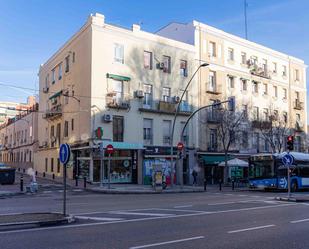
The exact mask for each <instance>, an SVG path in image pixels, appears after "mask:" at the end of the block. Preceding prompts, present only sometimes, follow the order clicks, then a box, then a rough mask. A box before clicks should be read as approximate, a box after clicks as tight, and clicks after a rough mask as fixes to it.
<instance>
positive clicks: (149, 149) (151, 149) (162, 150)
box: [145, 146, 177, 155]
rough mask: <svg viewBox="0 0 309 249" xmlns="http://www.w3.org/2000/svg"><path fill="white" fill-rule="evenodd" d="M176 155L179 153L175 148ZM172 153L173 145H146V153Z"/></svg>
mask: <svg viewBox="0 0 309 249" xmlns="http://www.w3.org/2000/svg"><path fill="white" fill-rule="evenodd" d="M173 152H174V155H177V150H176V149H174V151H173ZM170 154H171V147H163V146H157V147H146V149H145V155H170Z"/></svg>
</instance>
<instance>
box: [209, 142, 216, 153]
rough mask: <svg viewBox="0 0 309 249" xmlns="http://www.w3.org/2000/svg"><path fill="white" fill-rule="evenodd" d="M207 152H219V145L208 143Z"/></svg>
mask: <svg viewBox="0 0 309 249" xmlns="http://www.w3.org/2000/svg"><path fill="white" fill-rule="evenodd" d="M207 151H208V152H217V151H218V144H217V143H213V142H208V143H207Z"/></svg>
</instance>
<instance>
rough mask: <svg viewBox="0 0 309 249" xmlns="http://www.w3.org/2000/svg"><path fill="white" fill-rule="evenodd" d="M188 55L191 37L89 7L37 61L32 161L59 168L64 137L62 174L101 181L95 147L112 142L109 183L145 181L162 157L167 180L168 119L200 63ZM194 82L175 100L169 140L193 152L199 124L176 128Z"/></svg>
mask: <svg viewBox="0 0 309 249" xmlns="http://www.w3.org/2000/svg"><path fill="white" fill-rule="evenodd" d="M195 57H196V56H195V47H194V46H193V45H190V44H186V43H183V42H179V41H175V40H172V39H169V38H165V37H161V36H158V35H155V34H151V33H147V32H144V31H142V30H141V29H140V26H138V25H133V26H132V28H131V29H125V28H121V27H117V26H113V25H109V24H107V23H106V22H105V18H104V16H103V15H100V14H95V15H91V16H90V17H89V18H88V20H87V22H86V24H85V25H84V26H83V27H82V28H81V29H80V30H79V31H78V32H77V33H76V34H75V35H74V36H73V37H72V38H71V39H70V40H69V41H68V42H66V43H65V45H64V46H62V47H61V48H60V49H59V50H58V51H57V52H56V53H55V54H54V55H53V56H52V57H51V58H50V59H49V60H48V61H47V62H46V63H44V64H43V65H41V67H40V71H39V81H40V111H39V112H40V114H39V127H40V129H39V133H38V136H39V141H40V143H39V150H38V152H37V154H36V157H35V169H36V170H37V171H39V172H41V173H43V172H45V173H46V174H49V175H51V174H55V175H59V176H60V175H61V174H62V170H61V165H60V162H59V160H58V153H59V145H60V144H61V143H69V144H70V145H71V148H72V152H73V153H72V160H71V162H72V167H71V168H70V170H69V177H70V178H74V177H76V176H78V177H83V176H86V177H87V178H88V180H89V181H91V182H99V181H101V180H102V179H104V181H107V157H106V154H105V153H104V151H103V152H102V149H103V150H104V148H106V145H108V144H112V145H113V146H114V148H115V153H114V154H113V156H112V163H111V182H112V183H113V182H114V183H120V182H123V183H139V184H142V183H144V184H150V181H151V180H150V179H151V177H152V176H151V172H152V167H153V165H156V164H161V165H163V168H164V173H165V174H166V175H167V178H168V179H167V180H168V181H170V179H169V175H170V171H171V166H170V147H171V137H170V134H171V129H172V120H173V117H174V113H175V107H176V104H177V103H178V102H179V97H180V96H181V95H182V93H183V92H184V89H185V86H186V84H187V83H188V81H189V80H190V78H191V76H192V74H193V72H194V71H195V70H196V69H197V67H198V65H199V64H198V63H197V62H196V58H195ZM197 86H198V84H197V78H193V80H192V84H191V87H190V88H188V91H187V92H186V93H185V98H184V100H183V102H182V103H180V112H179V116H178V118H177V122H176V126H175V135H174V146H176V145H177V143H178V141H179V140H183V141H184V142H185V144H186V147H187V149H188V152H187V153H188V158H191V159H192V160H193V159H194V156H193V154H192V153H190V151H189V150H190V149H193V148H195V147H196V146H197V143H198V136H199V135H198V132H199V130H198V129H195V128H194V127H196V125H197V122H198V120H197V119H193V120H192V122H190V124H189V126H188V129H186V130H185V133H184V136H183V137H182V138H180V131H181V129H182V127H183V126H184V123H185V121H186V120H187V118H188V116H190V114H191V113H192V111H193V110H194V109H195V108H196V107H197V105H198V102H197V100H198V89H197ZM100 144H102V146H101V148H100ZM175 152H176V148H175ZM173 157H175V158H176V153H174V155H173ZM101 160H102V164H101ZM192 160H191V164H194V163H195V162H194V161H192ZM189 161H190V160H187V161H186V162H185V163H186V164H189ZM101 165H103V166H102V168H103V173H102V172H100V169H101ZM188 175H189V174H187V175H185V176H184V178H185V180H186V179H187V178H188ZM178 178H179V179H178V181H180V178H181V179H182V176H180V177H178Z"/></svg>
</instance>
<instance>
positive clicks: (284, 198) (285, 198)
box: [275, 197, 309, 202]
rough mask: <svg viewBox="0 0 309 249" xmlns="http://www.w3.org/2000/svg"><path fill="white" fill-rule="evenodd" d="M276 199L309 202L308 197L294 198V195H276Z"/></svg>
mask: <svg viewBox="0 0 309 249" xmlns="http://www.w3.org/2000/svg"><path fill="white" fill-rule="evenodd" d="M275 200H278V201H287V202H309V200H308V199H301V198H294V197H290V198H288V197H276V198H275Z"/></svg>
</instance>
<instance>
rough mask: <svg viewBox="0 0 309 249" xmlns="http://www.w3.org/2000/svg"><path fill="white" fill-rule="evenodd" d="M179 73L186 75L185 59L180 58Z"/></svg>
mask: <svg viewBox="0 0 309 249" xmlns="http://www.w3.org/2000/svg"><path fill="white" fill-rule="evenodd" d="M180 75H181V76H183V77H187V76H188V68H187V61H185V60H180Z"/></svg>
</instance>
